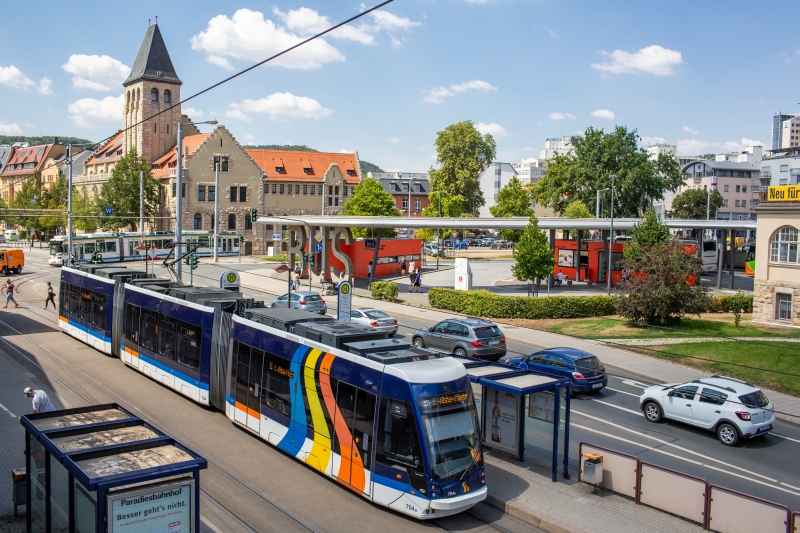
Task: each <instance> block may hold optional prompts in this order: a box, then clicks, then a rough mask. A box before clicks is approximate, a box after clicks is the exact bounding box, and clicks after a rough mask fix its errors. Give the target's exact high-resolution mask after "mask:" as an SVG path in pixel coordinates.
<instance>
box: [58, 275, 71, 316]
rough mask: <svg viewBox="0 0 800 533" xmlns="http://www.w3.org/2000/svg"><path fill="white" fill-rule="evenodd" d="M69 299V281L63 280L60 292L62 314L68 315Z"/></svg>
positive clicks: (60, 310) (60, 313) (59, 300)
mask: <svg viewBox="0 0 800 533" xmlns="http://www.w3.org/2000/svg"><path fill="white" fill-rule="evenodd" d="M68 299H69V283H67V282H66V281H62V282H61V287H60V290H59V292H58V309H59V311H58V314H59V315H60V316H67V300H68Z"/></svg>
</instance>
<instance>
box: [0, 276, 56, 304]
mask: <svg viewBox="0 0 800 533" xmlns="http://www.w3.org/2000/svg"><path fill="white" fill-rule="evenodd" d="M2 290H3V292H4V293H5V294H6V305H4V306H3V309H8V304H9V303H11V302H14V308H15V309H16V308H17V307H19V304H18V303H17V300H16V299H15V298H14V293H18V292H19V289H18V288H17V286H16V285H14V282H12V281H11V280H10V279H7V280H6V284H5V285H3V289H2ZM47 304H53V309H55V308H56V291H55V289H53V284H52V283H50V282H49V281H48V282H47V296H46V298H45V301H44V308H45V309H47Z"/></svg>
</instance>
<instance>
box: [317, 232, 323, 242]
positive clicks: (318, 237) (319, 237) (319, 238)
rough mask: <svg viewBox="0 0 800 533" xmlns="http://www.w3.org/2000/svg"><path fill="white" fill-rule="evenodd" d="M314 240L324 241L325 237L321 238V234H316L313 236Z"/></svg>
mask: <svg viewBox="0 0 800 533" xmlns="http://www.w3.org/2000/svg"><path fill="white" fill-rule="evenodd" d="M314 238H315V239H316V240H317V242H322V239H324V238H325V237H323V236H322V233H317V234H316V235H314Z"/></svg>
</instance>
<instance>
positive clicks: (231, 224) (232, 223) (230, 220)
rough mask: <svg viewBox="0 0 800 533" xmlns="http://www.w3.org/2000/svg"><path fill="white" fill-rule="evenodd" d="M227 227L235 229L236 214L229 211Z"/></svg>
mask: <svg viewBox="0 0 800 533" xmlns="http://www.w3.org/2000/svg"><path fill="white" fill-rule="evenodd" d="M228 229H229V230H235V229H236V215H235V214H233V213H231V214H230V215H228Z"/></svg>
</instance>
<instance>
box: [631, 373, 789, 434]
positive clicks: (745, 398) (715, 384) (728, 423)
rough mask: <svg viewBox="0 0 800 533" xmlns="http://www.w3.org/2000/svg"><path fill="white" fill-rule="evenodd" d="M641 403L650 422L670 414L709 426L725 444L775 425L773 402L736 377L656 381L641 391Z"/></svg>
mask: <svg viewBox="0 0 800 533" xmlns="http://www.w3.org/2000/svg"><path fill="white" fill-rule="evenodd" d="M639 407H640V408H641V409H642V411H643V412H644V416H645V418H647V420H649V421H650V422H660V421H661V419H662V418H667V419H669V420H676V421H678V422H684V423H686V424H691V425H693V426H698V427H701V428H704V429H708V430H710V431H713V432H715V433H716V434H717V438H719V440H720V442H722V444H725V445H726V446H735V445H736V444H738V443H739V441H740V440H741V439H749V438H752V437H757V436H760V435H766V434H767V433H769V432H770V431H772V429H774V428H775V412H774V410H773V407H772V402H770V401H769V399H767V397H766V396H765V395H764V393H763V392H761V391H760V390H759V389H757V388H756V387H754V386H753V385H751V384H749V383H746V382H744V381H739V380H738V379H733V378H726V377H720V376H711V377H710V378H703V379H696V380H694V381H691V382H689V383H682V384H681V383H670V384H665V385H653V386H651V387H647V388H646V389H644V391H642V395H641V396H640V397H639Z"/></svg>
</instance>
